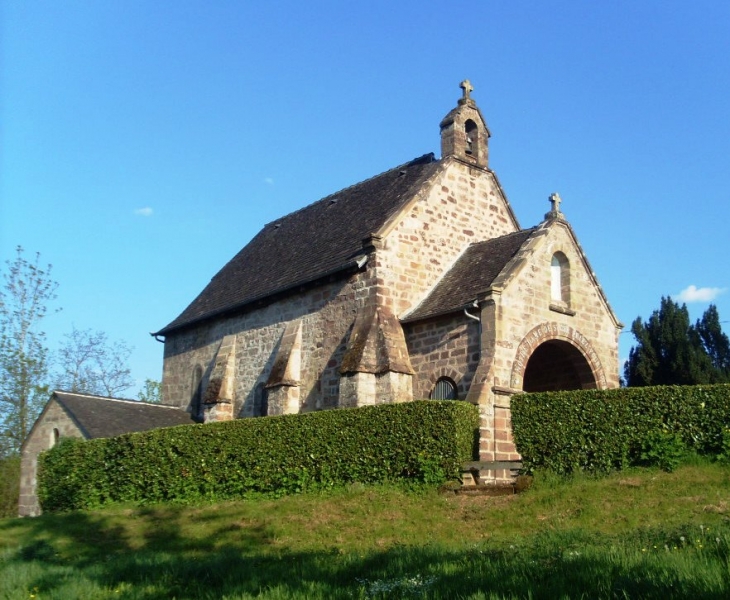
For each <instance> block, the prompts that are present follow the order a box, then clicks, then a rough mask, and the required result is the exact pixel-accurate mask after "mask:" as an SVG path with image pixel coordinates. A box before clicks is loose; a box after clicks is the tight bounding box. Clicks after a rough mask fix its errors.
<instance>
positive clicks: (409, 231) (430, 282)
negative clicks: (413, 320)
mask: <svg viewBox="0 0 730 600" xmlns="http://www.w3.org/2000/svg"><path fill="white" fill-rule="evenodd" d="M444 160H445V166H444V168H443V170H442V171H441V172H440V174H439V175H438V176H437V177H435V178H434V179H433V181H431V182H429V183H427V184H426V185H427V186H430V187H427V188H424V189H423V190H421V191H420V192H419V200H418V201H417V202H414V203H412V204H411V205H410V206H409V208H408V210H407V211H406V212H404V214H402V215H401V216H400V217H399V219H398V220H397V221H396V222H395V223H394V225H393V226H392V228H390V229H389V231H388V233H387V234H386V236H385V239H384V240H383V243H382V245H381V248H379V249H378V251H377V272H378V282H379V283H380V284H381V291H380V294H382V299H381V302H382V303H383V304H384V305H385V306H388V307H389V308H391V310H393V312H394V313H395V314H397V315H402V314H403V313H405V312H407V311H408V310H410V309H412V308H414V307H415V306H416V305H417V304H418V303H419V302H420V301H421V300H423V298H424V297H425V296H426V295H427V294H428V292H429V291H430V290H431V289H432V287H433V286H434V284H435V283H436V282H437V281H438V280H439V279H440V278H441V276H442V275H443V274H444V273H445V272H446V271H447V270H448V269H449V268H451V266H452V265H453V264H454V262H455V261H456V259H457V258H458V257H459V256H460V255H461V254H462V253H463V252H464V250H466V248H467V247H468V246H469V245H470V244H472V243H474V242H477V241H482V240H488V239H492V238H495V237H499V236H502V235H505V234H507V233H511V232H513V231H515V230H516V229H517V227H516V223H515V221H514V218H513V216H512V215H511V212H510V210H509V207H508V205H507V202H506V200H505V198H504V195H503V193H502V191H501V189H500V188H499V186H498V184H497V182H496V180H495V178H494V176H493V175H492V174H491V173H490V172H488V171H485V170H483V169H479V168H475V167H470V166H468V165H466V164H464V163H461V162H459V161H458V160H455V159H444Z"/></svg>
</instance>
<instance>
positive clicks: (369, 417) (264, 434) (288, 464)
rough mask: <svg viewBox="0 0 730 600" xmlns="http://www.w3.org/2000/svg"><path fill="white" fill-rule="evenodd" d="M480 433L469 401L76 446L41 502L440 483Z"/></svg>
mask: <svg viewBox="0 0 730 600" xmlns="http://www.w3.org/2000/svg"><path fill="white" fill-rule="evenodd" d="M478 427H479V419H478V411H477V408H476V407H475V406H473V405H471V404H469V403H466V402H453V401H443V402H439V401H417V402H407V403H403V404H388V405H380V406H373V407H364V408H356V409H340V410H328V411H322V412H316V413H307V414H303V415H285V416H280V417H267V418H265V419H240V420H235V421H228V422H224V423H211V424H208V425H182V426H179V427H171V428H166V429H156V430H153V431H148V432H145V433H133V434H127V435H123V436H120V437H117V438H108V439H96V440H89V441H79V440H70V439H69V440H65V441H64V442H63V443H61V444H58V445H57V446H56V447H55V448H53V449H52V450H50V451H48V452H46V453H44V454H42V455H41V457H40V460H39V464H40V473H39V480H38V496H39V499H40V502H41V506H42V508H43V510H44V511H59V510H71V509H85V508H95V507H99V506H102V505H104V504H108V503H112V502H138V503H143V502H166V501H177V502H191V501H196V500H201V499H211V500H213V499H214V500H223V499H231V498H245V497H246V496H251V495H273V496H278V495H283V494H288V493H294V492H299V491H302V490H305V489H317V488H322V487H330V486H336V485H342V484H346V483H349V482H356V481H357V482H363V483H374V482H382V481H387V480H396V479H400V478H408V479H414V480H419V481H426V482H429V483H437V482H440V481H444V480H446V479H447V478H453V477H456V476H458V475H459V474H460V467H461V464H462V463H463V462H464V461H468V460H471V459H472V457H473V453H474V440H475V431H477V430H478Z"/></svg>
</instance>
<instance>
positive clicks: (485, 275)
mask: <svg viewBox="0 0 730 600" xmlns="http://www.w3.org/2000/svg"><path fill="white" fill-rule="evenodd" d="M535 229H536V228H532V229H523V230H521V231H517V232H515V233H510V234H507V235H504V236H502V237H498V238H494V239H491V240H487V241H484V242H476V243H474V244H472V245H471V246H469V247H468V248H467V249H466V251H465V252H464V253H463V254H462V255H461V256H460V257H459V258H458V260H457V261H456V262H455V263H454V266H453V267H451V269H449V271H448V272H447V273H446V274H445V275H444V276H443V277H442V278H441V281H439V282H438V283H437V284H436V286H435V287H434V288H433V289H432V290H431V293H430V294H429V295H428V296H427V297H426V298H425V299H424V300H423V302H421V304H419V305H418V306H417V307H416V308H415V309H414V310H413V311H412V312H411V313H410V314H408V315H406V317H405V318H404V319H402V320H403V322H411V321H418V320H421V319H426V318H429V317H435V316H438V315H444V314H448V313H451V312H455V311H460V310H462V309H463V308H464V307H465V306H467V305H468V304H470V303H471V302H473V301H474V300H475V299H476V298H477V296H478V295H479V294H480V293H482V292H484V291H486V290H487V288H489V286H490V285H492V282H493V281H494V280H495V278H496V277H497V276H498V275H499V274H500V273H501V272H502V270H503V269H504V267H505V266H506V265H507V263H508V262H509V261H510V260H511V259H512V257H513V256H514V255H515V254H517V251H518V250H519V249H520V248H521V247H522V245H523V244H524V243H525V242H526V241H527V239H528V238H529V237H530V236H531V235H532V233H533V232H534V231H535Z"/></svg>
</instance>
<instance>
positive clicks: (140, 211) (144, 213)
mask: <svg viewBox="0 0 730 600" xmlns="http://www.w3.org/2000/svg"><path fill="white" fill-rule="evenodd" d="M134 214H135V215H139V216H140V217H151V216H152V209H151V208H150V207H149V206H145V207H144V208H135V209H134Z"/></svg>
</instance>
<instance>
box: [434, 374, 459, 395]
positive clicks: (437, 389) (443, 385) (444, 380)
mask: <svg viewBox="0 0 730 600" xmlns="http://www.w3.org/2000/svg"><path fill="white" fill-rule="evenodd" d="M458 398H459V394H458V393H457V391H456V384H455V383H454V382H453V381H452V380H451V379H449V378H448V377H441V378H439V380H438V381H437V382H436V385H435V386H434V388H433V390H432V391H431V400H457V399H458Z"/></svg>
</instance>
